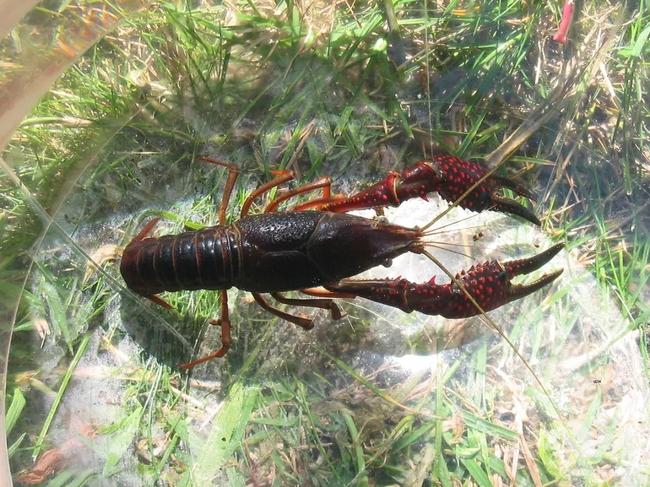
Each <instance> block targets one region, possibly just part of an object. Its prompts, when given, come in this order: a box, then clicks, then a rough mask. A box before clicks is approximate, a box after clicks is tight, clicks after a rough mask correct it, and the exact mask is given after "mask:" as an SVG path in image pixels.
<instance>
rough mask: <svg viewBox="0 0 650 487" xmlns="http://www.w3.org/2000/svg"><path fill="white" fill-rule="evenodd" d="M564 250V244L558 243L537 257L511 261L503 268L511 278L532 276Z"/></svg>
mask: <svg viewBox="0 0 650 487" xmlns="http://www.w3.org/2000/svg"><path fill="white" fill-rule="evenodd" d="M563 248H564V244H563V243H558V244H555V245H553V246H552V247H549V248H548V249H546V250H545V251H544V252H540V253H539V254H537V255H534V256H532V257H528V258H525V259H517V260H511V261H508V262H505V263H504V264H503V266H504V267H505V269H506V272H507V273H508V275H509V276H510V277H514V276H521V275H524V274H530V273H531V272H533V271H536V270H537V269H539V268H540V267H543V266H544V265H545V264H546V263H547V262H549V261H550V260H551V259H552V258H553V257H555V256H556V255H557V254H559V253H560V251H561V250H562V249H563ZM558 275H559V274H558ZM556 277H557V276H556Z"/></svg>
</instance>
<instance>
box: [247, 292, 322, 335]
mask: <svg viewBox="0 0 650 487" xmlns="http://www.w3.org/2000/svg"><path fill="white" fill-rule="evenodd" d="M253 298H254V299H255V301H256V302H257V304H259V305H260V306H261V307H262V308H264V309H265V310H266V311H268V312H269V313H271V314H274V315H275V316H277V317H278V318H282V319H283V320H286V321H288V322H289V323H293V324H294V325H298V326H299V327H300V328H303V329H305V330H311V329H312V328H313V327H314V322H313V321H312V320H310V319H309V318H303V317H302V316H295V315H290V314H289V313H285V312H284V311H281V310H279V309H277V308H274V307H272V306H271V305H270V304H269V303H267V302H266V301H265V300H264V298H263V297H262V295H261V294H260V293H253Z"/></svg>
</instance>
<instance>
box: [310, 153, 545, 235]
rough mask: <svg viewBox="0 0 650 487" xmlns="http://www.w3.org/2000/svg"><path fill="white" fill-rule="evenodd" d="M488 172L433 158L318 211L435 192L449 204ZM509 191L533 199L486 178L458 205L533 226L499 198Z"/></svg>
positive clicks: (520, 209)
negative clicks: (515, 216)
mask: <svg viewBox="0 0 650 487" xmlns="http://www.w3.org/2000/svg"><path fill="white" fill-rule="evenodd" d="M487 173H488V170H487V169H486V168H485V166H483V164H481V163H480V162H475V161H464V160H462V159H460V158H458V157H455V156H451V155H439V156H434V157H432V158H431V159H427V160H424V161H420V162H418V163H416V164H414V165H412V166H409V167H407V168H406V169H404V170H403V171H402V172H401V173H398V172H394V171H391V172H390V173H389V174H388V176H386V178H385V179H384V180H383V181H380V182H378V183H375V184H373V185H372V186H370V187H368V188H366V189H365V190H363V191H360V192H358V193H355V194H353V195H351V196H348V197H345V198H336V199H333V200H332V201H330V202H329V203H327V204H324V205H322V206H320V207H319V208H318V209H319V210H321V211H334V212H342V211H351V210H359V209H365V208H374V207H380V206H399V205H400V204H401V203H402V202H403V201H404V200H407V199H410V198H416V197H421V198H424V199H426V197H427V194H428V193H433V192H436V193H438V194H439V195H440V196H441V197H442V198H443V199H445V200H446V201H449V202H454V201H457V200H459V198H461V197H462V196H463V194H464V193H465V192H466V191H467V190H469V189H470V188H471V187H472V186H474V185H475V184H476V183H477V182H478V181H480V180H481V178H483V177H484V176H485V175H486V174H487ZM503 189H510V190H512V191H514V192H515V193H517V194H518V195H520V196H524V197H526V198H528V199H533V198H532V195H531V194H530V192H529V191H528V190H526V189H525V188H524V187H523V186H521V185H520V184H519V183H517V182H516V181H514V180H512V179H509V178H504V177H500V176H495V175H490V176H488V177H487V178H486V179H484V180H483V181H482V182H481V183H480V184H478V185H477V186H476V187H475V188H474V189H473V190H472V191H471V192H470V193H469V194H468V195H467V196H466V197H465V198H463V199H462V200H460V201H459V203H458V205H459V206H461V207H462V208H466V209H468V210H472V211H477V212H480V211H484V210H495V211H500V212H504V213H509V214H512V215H517V216H519V217H521V218H523V219H524V220H527V221H529V222H531V223H534V224H535V225H539V224H540V222H539V220H538V219H537V217H536V216H535V214H534V213H533V212H532V211H531V210H529V209H528V208H526V207H525V206H523V205H521V204H519V203H518V202H516V201H515V200H513V199H510V198H506V197H504V196H502V195H500V194H499V192H500V191H501V190H503Z"/></svg>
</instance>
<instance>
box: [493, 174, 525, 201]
mask: <svg viewBox="0 0 650 487" xmlns="http://www.w3.org/2000/svg"><path fill="white" fill-rule="evenodd" d="M491 179H492V181H494V182H495V183H497V184H498V185H500V186H501V187H502V188H506V189H509V190H511V191H514V192H515V193H517V194H518V195H519V196H523V197H524V198H528V199H529V200H531V201H535V195H533V193H531V192H530V191H529V190H528V188H526V187H525V186H524V185H523V184H521V183H519V182H517V181H515V180H514V179H510V178H506V177H503V176H495V175H492V176H491Z"/></svg>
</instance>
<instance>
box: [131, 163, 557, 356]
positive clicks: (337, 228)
mask: <svg viewBox="0 0 650 487" xmlns="http://www.w3.org/2000/svg"><path fill="white" fill-rule="evenodd" d="M202 159H203V160H205V161H207V162H210V163H213V164H216V165H219V166H223V167H226V168H227V169H228V178H227V181H226V185H225V189H224V193H223V197H222V200H221V206H220V209H219V225H216V226H213V227H208V228H205V229H203V230H199V231H194V232H186V233H181V234H178V235H167V236H163V237H157V238H152V237H148V235H149V233H150V232H151V231H152V229H153V228H154V226H155V225H156V223H157V222H158V220H159V219H158V218H155V219H153V220H151V221H149V222H148V223H147V224H145V226H144V228H143V229H142V230H141V231H140V232H139V233H138V234H137V235H136V237H135V238H134V239H133V240H132V241H131V242H130V243H129V244H128V245H127V246H126V248H125V250H124V253H123V255H122V261H121V265H120V272H121V274H122V277H123V278H124V281H125V282H126V285H127V286H128V288H129V289H131V290H132V291H134V292H135V293H137V294H139V295H142V296H144V297H147V298H149V299H150V300H152V301H154V302H156V303H158V304H160V305H162V306H167V307H169V305H168V304H167V303H166V302H165V301H163V300H162V299H161V298H160V297H159V296H158V293H160V292H163V291H180V290H197V289H214V290H218V291H219V296H220V304H221V311H220V318H219V319H218V320H211V323H213V324H217V325H219V326H221V347H220V348H219V349H218V350H216V351H214V352H212V353H210V354H209V355H207V356H204V357H201V358H199V359H196V360H194V361H192V362H189V363H186V364H183V365H181V367H183V368H192V367H194V366H195V365H198V364H200V363H203V362H205V361H207V360H211V359H214V358H217V357H222V356H224V355H225V354H226V353H227V352H228V349H229V347H230V344H231V336H230V319H229V313H228V295H227V293H226V290H227V289H228V288H230V287H233V286H234V287H237V288H239V289H242V290H246V291H250V292H252V294H253V297H254V299H255V301H256V302H257V303H258V304H259V305H260V306H261V307H262V308H264V309H265V310H267V311H268V312H270V313H273V314H274V315H276V316H279V317H280V318H282V319H284V320H287V321H289V322H291V323H295V324H296V325H298V326H300V327H302V328H304V329H306V330H308V329H310V328H312V327H313V321H312V320H311V319H309V318H306V317H303V316H297V315H293V314H289V313H287V312H285V311H282V310H280V309H277V308H275V307H273V306H271V305H270V304H269V303H268V302H267V300H266V298H265V297H263V296H262V293H269V294H270V295H271V296H272V297H273V298H274V299H275V300H276V301H278V302H280V303H284V304H289V305H292V306H298V307H310V308H323V309H327V310H329V312H330V314H331V317H332V319H339V318H340V317H341V316H342V314H341V311H340V309H339V307H338V305H337V304H336V303H335V302H334V299H335V298H355V297H362V298H365V299H369V300H372V301H375V302H378V303H383V304H386V305H389V306H393V307H396V308H399V309H401V310H403V311H405V312H407V313H410V312H412V311H419V312H421V313H425V314H430V315H442V316H444V317H447V318H463V317H470V316H474V315H477V314H480V313H483V312H485V311H490V310H492V309H495V308H497V307H499V306H502V305H504V304H506V303H509V302H510V301H513V300H516V299H519V298H521V297H523V296H526V295H528V294H531V293H533V292H535V291H537V290H539V289H540V288H542V287H544V286H546V285H547V284H549V283H551V282H552V281H553V280H554V279H556V278H557V277H558V276H559V275H560V273H561V272H562V271H561V270H559V271H556V272H553V273H550V274H546V275H544V276H542V277H541V278H539V279H538V280H537V281H535V282H533V283H531V284H528V285H514V284H512V282H511V280H512V278H513V277H515V276H518V275H522V274H527V273H530V272H532V271H534V270H536V269H538V268H540V267H542V266H543V265H544V264H546V263H547V262H548V261H549V260H551V259H552V258H553V257H554V256H555V255H556V254H557V253H558V252H559V251H560V250H561V249H562V247H563V246H562V244H557V245H555V246H553V247H551V248H549V249H547V250H546V251H544V252H542V253H540V254H538V255H536V256H533V257H531V258H527V259H520V260H512V261H508V262H501V263H500V262H497V261H490V262H485V263H482V264H477V265H474V266H473V267H471V268H470V269H469V270H468V271H463V272H461V273H460V274H457V275H456V277H455V278H454V279H452V281H451V282H450V283H448V284H436V283H435V281H434V280H433V279H431V280H430V281H429V282H426V283H423V284H415V283H412V282H410V281H408V280H406V279H383V280H381V279H379V280H378V279H371V280H359V279H350V277H351V276H354V275H356V274H358V273H360V272H363V271H365V270H367V269H370V268H372V267H375V266H378V265H381V264H387V263H389V262H390V260H391V259H393V258H394V257H396V256H398V255H401V254H404V253H406V252H414V253H419V254H424V255H427V256H430V254H429V253H428V250H427V248H426V247H427V238H426V237H427V235H428V231H427V226H424V227H422V228H418V227H415V228H407V227H403V226H400V225H394V224H390V223H386V222H384V221H382V220H381V219H368V218H364V217H361V216H355V215H350V214H348V213H346V212H348V211H351V210H357V209H367V208H380V207H384V206H397V205H399V204H400V203H401V202H403V201H404V200H407V199H409V198H415V197H423V198H426V196H427V194H428V193H431V192H437V193H438V194H440V196H441V197H442V198H443V199H445V200H447V201H450V202H454V201H458V203H457V204H458V205H460V206H461V207H463V208H466V209H470V210H473V211H484V210H496V211H501V212H505V213H510V214H513V215H517V216H519V217H521V218H523V219H525V220H527V221H529V222H530V223H533V224H536V225H539V220H538V219H537V217H536V216H535V214H534V213H533V212H532V211H530V210H529V209H528V208H526V207H525V206H523V205H521V204H519V203H518V202H516V201H515V200H512V199H509V198H506V197H503V196H501V195H500V194H499V192H500V191H501V190H502V189H506V188H507V189H510V190H512V191H514V192H515V193H517V194H519V195H520V196H524V197H528V198H530V197H531V195H530V194H529V192H528V191H527V190H526V189H525V188H523V187H522V186H521V185H519V184H518V183H516V182H515V181H513V180H511V179H509V178H504V177H498V176H494V175H488V173H487V170H486V169H485V167H484V166H483V165H482V164H480V163H478V162H470V161H463V160H461V159H459V158H457V157H454V156H448V155H444V156H436V157H433V158H431V159H428V160H424V161H421V162H418V163H417V164H415V165H413V166H410V167H408V168H406V169H404V170H403V171H402V172H401V173H397V172H390V173H389V174H388V176H386V178H385V179H384V180H382V181H380V182H377V183H375V184H373V185H372V186H370V187H368V188H367V189H365V190H363V191H361V192H358V193H355V194H353V195H350V196H344V195H339V194H332V191H331V179H330V178H322V179H320V180H318V181H315V182H313V183H310V184H306V185H303V186H300V187H297V188H295V189H293V190H290V191H288V190H285V191H281V192H279V193H278V195H277V196H276V197H275V199H273V200H272V201H271V202H270V203H268V204H267V206H266V207H265V209H264V211H263V212H262V213H261V214H256V215H250V214H249V211H250V208H251V206H252V205H253V203H254V201H255V200H256V199H258V198H259V197H260V196H262V195H263V194H265V193H267V192H268V191H269V190H270V189H272V188H275V187H278V186H280V185H282V184H284V183H286V182H287V181H290V180H291V179H293V177H294V176H293V174H292V173H291V172H290V171H279V172H277V173H276V177H275V178H274V179H273V180H272V181H270V182H268V183H266V184H264V185H262V186H260V187H259V188H258V189H256V190H255V191H254V192H253V193H252V194H251V195H249V196H248V198H247V199H246V200H245V201H244V204H243V206H242V209H241V214H240V219H239V220H237V221H235V222H233V223H230V224H226V210H227V207H228V202H229V199H230V195H231V193H232V190H233V188H234V185H235V182H236V180H237V176H238V174H239V170H238V168H237V166H236V165H234V164H231V163H227V162H223V161H219V160H215V159H209V158H202ZM317 190H320V192H321V194H320V195H319V196H318V197H315V198H312V199H311V200H308V201H306V202H303V203H300V204H298V205H296V206H294V207H293V208H291V209H290V210H289V211H283V212H278V211H277V209H278V207H279V205H280V204H281V203H283V202H285V201H287V200H289V199H291V198H293V197H295V196H297V195H299V194H304V193H307V192H311V191H317ZM465 193H467V194H465ZM463 196H464V198H461V197H463ZM285 291H301V292H303V293H305V294H307V295H310V296H311V297H310V298H306V299H297V298H287V297H285V296H284V295H283V294H282V293H283V292H285Z"/></svg>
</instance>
